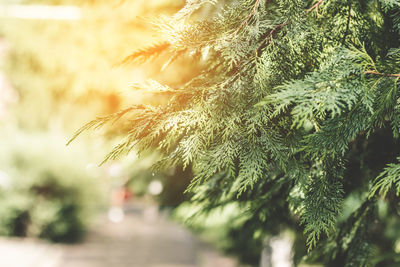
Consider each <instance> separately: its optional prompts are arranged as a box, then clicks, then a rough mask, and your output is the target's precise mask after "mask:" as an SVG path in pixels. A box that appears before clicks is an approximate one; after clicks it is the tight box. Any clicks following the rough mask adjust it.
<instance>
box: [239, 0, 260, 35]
mask: <svg viewBox="0 0 400 267" xmlns="http://www.w3.org/2000/svg"><path fill="white" fill-rule="evenodd" d="M259 4H260V0H257V1H256V2H255V3H254V6H253V8H252V9H251V11H250V13H249V15H247V17H246V18H245V19H244V20H243V21H242V23H241V24H240V26H239V28H237V29H236V31H235V32H234V33H233V35H236V34H237V33H238V32H239V31H240V30H241V29H242V28H243V27H244V26H245V25H246V24H247V22H248V21H249V20H250V18H251V17H252V16H253V15H254V13H255V12H256V9H257V7H258V5H259Z"/></svg>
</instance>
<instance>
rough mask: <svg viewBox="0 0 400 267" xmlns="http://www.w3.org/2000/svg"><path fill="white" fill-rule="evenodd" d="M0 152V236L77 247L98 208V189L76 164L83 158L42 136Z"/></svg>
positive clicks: (6, 147) (17, 142)
mask: <svg viewBox="0 0 400 267" xmlns="http://www.w3.org/2000/svg"><path fill="white" fill-rule="evenodd" d="M35 143H36V144H35ZM2 147H3V148H4V149H2V151H1V152H0V169H2V170H3V171H4V172H5V173H7V174H8V175H9V181H8V182H7V183H6V182H4V181H3V187H2V188H1V189H0V235H5V236H29V237H39V238H44V239H48V240H51V241H54V242H74V241H78V240H79V239H80V238H81V237H82V236H83V233H84V232H85V229H86V227H87V226H88V223H89V222H90V218H91V217H92V215H93V214H94V211H95V210H96V209H97V208H99V207H100V206H99V203H102V199H101V194H100V193H101V183H99V181H98V180H97V181H96V180H95V177H91V175H89V174H88V173H87V172H86V170H85V166H84V165H83V164H81V162H82V161H84V159H85V157H84V156H83V155H80V156H79V155H76V154H75V155H71V154H70V153H68V151H66V150H65V147H64V146H62V145H60V146H59V147H58V146H56V145H52V142H51V138H50V137H49V136H46V135H44V134H43V135H42V136H39V137H37V136H31V135H30V136H28V137H27V136H25V137H24V138H22V139H21V138H16V139H14V140H13V142H11V144H10V143H8V144H2ZM3 180H4V179H3ZM99 200H100V202H99ZM95 205H98V206H97V207H96V206H95Z"/></svg>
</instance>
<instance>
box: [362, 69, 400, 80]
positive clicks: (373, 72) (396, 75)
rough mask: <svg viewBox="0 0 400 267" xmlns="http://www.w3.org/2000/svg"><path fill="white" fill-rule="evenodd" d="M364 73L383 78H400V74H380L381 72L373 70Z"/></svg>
mask: <svg viewBox="0 0 400 267" xmlns="http://www.w3.org/2000/svg"><path fill="white" fill-rule="evenodd" d="M364 73H365V74H372V75H378V76H383V77H395V78H400V73H398V74H390V73H380V72H377V71H373V70H367V71H365V72H364Z"/></svg>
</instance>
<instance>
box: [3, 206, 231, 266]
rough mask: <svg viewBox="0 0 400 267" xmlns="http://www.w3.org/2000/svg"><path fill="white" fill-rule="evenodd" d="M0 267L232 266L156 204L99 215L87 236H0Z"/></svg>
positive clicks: (228, 259)
mask: <svg viewBox="0 0 400 267" xmlns="http://www.w3.org/2000/svg"><path fill="white" fill-rule="evenodd" d="M0 259H1V266H2V267H128V266H129V267H236V266H237V264H236V262H235V261H234V260H233V259H231V258H228V257H224V256H222V255H220V254H219V253H217V252H215V251H214V250H212V249H210V248H209V247H208V246H206V245H204V244H203V243H201V242H199V241H198V240H197V239H196V238H195V237H194V236H193V235H192V234H190V233H189V232H188V231H187V230H185V229H183V228H182V227H180V226H178V225H176V224H174V223H172V222H170V221H168V220H167V219H165V216H160V215H157V214H156V211H155V209H154V208H153V209H151V208H146V209H145V210H143V209H140V208H138V209H131V210H130V212H128V213H127V216H126V218H125V220H124V221H122V222H120V223H111V222H109V221H108V220H107V219H106V217H105V216H104V218H102V219H101V220H100V222H99V223H98V225H97V226H95V227H94V229H93V231H92V232H90V233H89V234H88V236H87V238H86V240H85V241H84V242H83V243H81V244H75V245H50V244H47V243H45V242H39V241H34V240H27V239H22V240H21V239H0Z"/></svg>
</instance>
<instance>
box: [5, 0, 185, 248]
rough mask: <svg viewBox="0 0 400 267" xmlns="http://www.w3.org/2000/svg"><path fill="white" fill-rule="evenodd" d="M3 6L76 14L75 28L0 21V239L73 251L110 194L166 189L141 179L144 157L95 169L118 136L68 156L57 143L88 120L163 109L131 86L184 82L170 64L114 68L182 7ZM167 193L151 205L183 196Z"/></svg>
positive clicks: (162, 1) (165, 1)
mask: <svg viewBox="0 0 400 267" xmlns="http://www.w3.org/2000/svg"><path fill="white" fill-rule="evenodd" d="M4 3H6V4H24V5H30V4H41V5H43V4H44V5H74V6H78V7H79V8H80V10H81V12H82V18H81V19H80V20H76V21H63V20H29V19H14V18H0V20H1V21H0V83H1V87H0V135H1V136H0V147H1V150H0V182H1V183H0V199H1V200H0V235H8V236H31V237H40V238H46V239H49V240H52V241H63V242H70V241H76V240H79V239H80V238H81V237H82V234H83V233H84V231H85V229H87V227H88V225H89V223H90V221H91V218H92V217H93V216H92V215H94V214H96V213H95V211H99V210H101V209H104V208H106V207H107V205H108V201H109V191H110V190H111V189H110V188H112V187H113V186H114V185H115V184H118V186H120V184H124V185H127V186H129V187H131V188H132V191H133V192H134V193H136V195H138V196H143V195H146V194H147V193H148V192H147V187H148V184H149V183H150V182H151V180H165V179H164V174H163V173H157V175H153V172H152V171H151V170H150V166H151V164H152V163H153V162H154V161H155V160H157V155H153V154H152V155H148V156H144V157H143V158H141V159H137V157H135V156H133V157H128V158H126V159H124V160H123V161H121V162H112V163H107V164H105V165H104V166H102V167H97V165H98V164H99V163H100V162H101V161H102V159H103V157H104V155H105V154H106V152H107V151H108V150H109V149H110V147H111V146H112V145H114V142H113V139H112V138H111V136H116V135H118V127H115V128H113V129H109V130H106V133H105V134H106V137H109V138H106V140H105V139H103V138H93V136H86V137H83V140H81V141H80V142H75V143H73V144H72V145H71V146H69V147H65V143H66V141H67V140H68V139H69V138H70V137H71V136H72V135H73V133H74V132H75V131H76V130H77V129H78V128H79V127H80V126H81V125H82V124H84V123H85V122H87V121H89V120H91V119H92V118H94V117H96V116H99V115H105V114H109V113H111V112H115V111H117V110H119V109H121V108H122V107H124V106H127V105H129V104H135V103H149V102H151V103H158V102H160V103H161V102H163V96H153V95H151V94H143V93H141V92H136V91H134V90H133V89H132V88H130V83H131V82H132V81H138V80H139V81H143V80H145V79H146V77H147V76H150V75H151V76H153V77H157V78H158V79H160V80H161V81H168V82H169V83H170V84H174V83H175V84H179V83H181V82H182V80H183V79H185V75H188V74H187V73H188V70H187V68H179V63H178V64H176V67H175V68H174V71H173V72H171V71H169V72H168V71H164V72H161V71H160V69H161V67H162V65H161V63H158V61H157V60H156V61H154V62H152V63H148V64H145V65H142V66H140V67H138V66H135V65H129V66H121V65H119V63H120V62H121V61H122V60H123V58H124V57H126V56H128V55H129V54H130V53H132V52H133V51H134V50H136V49H139V48H140V47H141V46H144V45H145V44H148V43H153V42H157V41H158V39H157V38H158V37H157V34H156V33H155V32H154V31H153V29H152V26H151V23H149V20H148V19H147V18H146V17H155V16H158V15H160V14H171V13H173V12H175V11H176V10H178V9H179V7H180V6H181V5H182V4H183V1H172V0H147V1H144V0H140V1H120V2H118V1H115V2H114V3H112V4H110V1H102V0H100V1H80V0H79V1H72V0H71V1H68V0H58V1H56V0H54V1H52V0H49V1H6V2H3V3H2V4H4ZM160 62H161V61H160ZM107 131H109V133H108V132H107ZM96 135H97V134H96ZM118 164H119V165H121V166H122V168H123V170H124V171H123V172H122V173H119V174H118V175H119V177H113V175H111V174H110V170H111V169H112V166H113V165H118ZM173 173H175V170H173V171H172V174H171V171H168V172H167V173H166V176H168V175H173ZM186 178H187V177H186ZM115 180H118V181H115ZM170 188H171V192H166V191H164V192H163V193H162V194H161V195H159V196H158V197H159V199H160V200H161V199H165V203H166V204H165V205H176V204H178V202H180V200H179V198H183V193H182V192H183V190H182V187H181V188H180V194H178V195H176V194H175V192H176V187H174V186H170ZM166 195H168V196H166ZM175 198H177V199H175Z"/></svg>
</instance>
